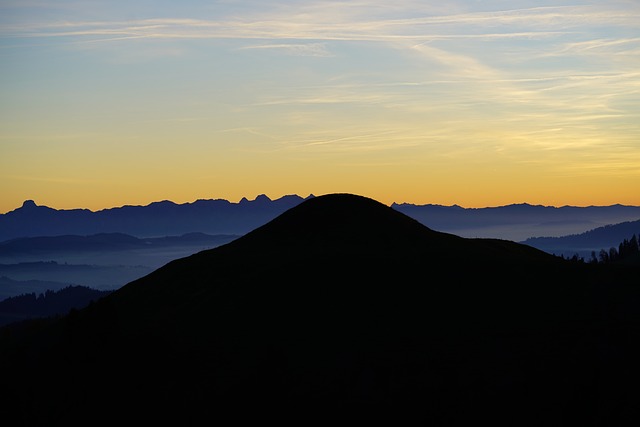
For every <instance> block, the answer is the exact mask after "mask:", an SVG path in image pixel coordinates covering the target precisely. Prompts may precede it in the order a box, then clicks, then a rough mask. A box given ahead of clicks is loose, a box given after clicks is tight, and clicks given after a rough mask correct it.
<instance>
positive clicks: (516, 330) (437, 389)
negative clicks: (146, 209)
mask: <svg viewBox="0 0 640 427" xmlns="http://www.w3.org/2000/svg"><path fill="white" fill-rule="evenodd" d="M637 273H638V271H637V269H633V268H625V267H623V266H616V267H613V266H599V265H593V266H592V265H578V264H572V263H568V262H565V261H563V260H561V259H559V258H557V257H553V256H551V255H549V254H547V253H544V252H542V251H540V250H537V249H534V248H531V247H529V246H526V245H521V244H518V243H514V242H510V241H503V240H495V239H465V238H461V237H458V236H455V235H451V234H447V233H440V232H437V231H434V230H431V229H429V228H428V227H425V226H424V225H422V224H420V223H419V222H418V221H416V220H414V219H411V218H410V217H408V216H406V215H404V214H402V213H400V212H397V211H395V210H393V209H392V208H390V207H388V206H385V205H382V204H380V203H378V202H376V201H374V200H371V199H368V198H365V197H360V196H356V195H350V194H332V195H326V196H320V197H315V198H313V199H309V200H306V201H305V202H303V203H301V204H299V205H297V206H296V207H294V208H292V209H290V210H288V211H286V212H284V213H283V214H281V215H279V216H278V217H276V218H275V219H273V220H272V221H270V222H268V223H266V224H265V225H263V226H261V227H259V228H257V229H255V230H253V231H251V232H249V233H247V234H246V235H244V236H242V237H240V238H238V239H236V240H234V241H232V242H230V243H227V244H225V245H222V246H219V247H217V248H214V249H211V250H207V251H202V252H199V253H197V254H194V255H192V256H189V257H186V258H182V259H178V260H175V261H173V262H171V263H169V264H167V265H165V266H164V267H162V268H160V269H158V270H156V271H154V272H153V273H151V274H149V275H147V276H145V277H143V278H141V279H139V280H136V281H134V282H131V283H129V284H127V285H125V286H123V287H122V288H120V289H118V290H117V291H114V292H113V293H111V294H110V295H108V296H106V297H104V298H102V299H100V300H99V301H98V302H97V303H95V304H92V305H91V307H88V308H87V309H84V310H80V311H78V312H77V313H74V315H73V316H68V317H66V318H63V319H61V320H59V321H56V322H49V323H47V322H41V323H33V324H24V325H20V326H19V327H13V328H11V329H8V328H5V329H4V330H3V331H2V334H0V337H1V340H0V350H2V351H0V355H1V357H0V362H1V363H2V364H3V366H11V367H12V368H13V369H11V371H10V372H9V373H8V374H7V376H6V378H4V379H3V380H4V385H3V390H4V392H5V393H4V395H3V396H0V398H1V399H0V401H2V402H4V403H5V404H6V405H7V407H6V408H7V409H8V410H7V412H6V413H5V414H6V416H11V415H17V416H20V417H21V419H20V421H21V424H16V425H63V424H64V425H69V424H78V425H79V424H80V423H81V422H82V423H86V420H87V419H90V420H92V422H93V421H95V420H96V418H99V420H97V421H98V422H99V423H100V422H104V423H105V424H108V423H113V422H118V421H119V420H121V419H123V418H125V417H126V419H128V420H130V421H131V422H147V423H148V422H176V423H178V422H179V423H180V424H181V425H190V424H195V423H196V422H197V421H201V420H206V421H207V422H211V423H215V422H220V423H223V424H226V425H229V424H232V425H239V424H242V423H243V422H247V421H264V420H277V422H278V423H280V424H283V423H286V424H291V425H293V424H296V425H300V424H303V425H312V424H315V423H316V422H317V423H318V424H322V423H323V422H324V423H326V422H332V423H334V424H336V423H337V424H343V423H344V424H347V423H353V422H358V423H363V422H365V423H366V422H376V423H380V422H385V421H387V422H395V423H398V422H399V423H402V424H407V423H408V422H409V421H411V425H433V424H435V425H468V423H469V422H480V421H483V420H486V421H490V422H491V423H492V424H493V425H496V424H502V425H519V426H526V425H531V426H539V425H567V426H568V425H594V426H595V425H617V426H623V425H635V424H636V423H637V421H638V417H637V416H638V412H637V411H638V410H637V405H636V402H637V399H638V398H639V397H640V395H639V393H638V391H637V388H636V387H635V383H636V382H637V380H639V379H640V367H639V366H638V364H637V363H636V361H637V360H638V357H640V348H638V345H637V344H634V343H637V342H640V340H639V339H638V338H640V334H639V332H640V327H639V323H638V321H639V316H640V314H639V313H640V310H638V308H639V307H640V292H639V291H638V287H637V286H636V283H637V280H635V281H633V280H632V279H634V278H635V279H637V277H638V276H637ZM87 373H90V374H89V375H87ZM53 390H55V392H53ZM98 414H99V415H98ZM336 417H340V418H338V419H336ZM336 420H338V421H336Z"/></svg>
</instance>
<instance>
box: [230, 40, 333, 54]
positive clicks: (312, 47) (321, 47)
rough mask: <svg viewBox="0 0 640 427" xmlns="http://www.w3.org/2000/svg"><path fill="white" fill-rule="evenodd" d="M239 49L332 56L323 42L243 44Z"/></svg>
mask: <svg viewBox="0 0 640 427" xmlns="http://www.w3.org/2000/svg"><path fill="white" fill-rule="evenodd" d="M240 49H242V50H246V49H258V50H260V49H265V50H275V51H280V52H283V53H285V54H288V55H294V56H318V57H330V56H333V55H332V54H331V52H329V50H328V49H327V46H326V44H325V43H306V44H305V43H277V44H259V45H250V46H244V47H241V48H240Z"/></svg>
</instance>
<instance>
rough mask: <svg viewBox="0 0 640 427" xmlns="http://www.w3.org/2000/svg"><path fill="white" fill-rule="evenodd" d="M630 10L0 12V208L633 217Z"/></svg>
mask: <svg viewBox="0 0 640 427" xmlns="http://www.w3.org/2000/svg"><path fill="white" fill-rule="evenodd" d="M639 23H640V2H637V1H633V0H631V1H623V0H612V1H570V0H566V1H497V0H488V1H461V0H457V1H446V2H442V1H439V2H432V1H403V0H399V1H394V2H388V1H378V0H374V1H305V0H297V1H293V0H283V1H275V2H264V1H253V0H250V1H233V0H227V1H194V0H187V1H180V2H175V1H166V0H162V1H150V0H147V1H137V0H136V1H121V0H117V1H113V0H110V1H99V0H97V1H79V0H60V1H55V2H42V1H35V0H33V1H32V0H5V1H2V2H0V212H2V213H4V212H7V211H10V210H12V209H15V208H17V207H19V206H20V205H21V204H22V202H23V201H24V200H26V199H33V200H35V201H36V202H37V203H38V204H41V205H47V206H51V207H55V208H58V209H68V208H80V207H82V208H89V209H92V210H98V209H103V208H108V207H114V206H122V205H125V204H148V203H150V202H153V201H158V200H172V201H174V202H176V203H184V202H191V201H194V200H197V199H215V198H224V199H227V200H230V201H234V202H237V201H238V200H240V199H241V198H242V197H247V198H249V199H253V198H255V197H256V196H257V195H260V194H265V195H267V196H268V197H270V198H272V199H275V198H279V197H281V196H283V195H287V194H298V195H301V196H303V197H306V196H307V195H309V194H315V195H321V194H325V193H333V192H349V193H355V194H360V195H364V196H368V197H372V198H374V199H376V200H378V201H380V202H383V203H386V204H391V203H392V202H398V203H402V202H407V203H415V204H427V203H434V204H444V205H451V204H458V205H461V206H464V207H485V206H499V205H505V204H511V203H523V202H526V203H531V204H542V205H554V206H563V205H575V206H587V205H610V204H616V203H620V204H627V205H640V25H639Z"/></svg>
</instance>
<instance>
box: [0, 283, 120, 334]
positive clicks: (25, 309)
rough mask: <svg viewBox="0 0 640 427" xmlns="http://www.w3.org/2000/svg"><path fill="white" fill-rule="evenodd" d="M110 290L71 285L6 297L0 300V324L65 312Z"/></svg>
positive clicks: (78, 307) (86, 303) (83, 304)
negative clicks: (37, 293)
mask: <svg viewBox="0 0 640 427" xmlns="http://www.w3.org/2000/svg"><path fill="white" fill-rule="evenodd" d="M111 292H112V291H110V290H97V289H92V288H89V287H87V286H74V285H71V286H67V287H66V288H63V289H60V290H58V291H52V290H47V291H46V292H44V293H40V294H39V295H36V293H35V292H31V293H26V294H23V295H19V296H15V297H11V298H7V299H5V300H3V301H0V326H2V325H6V324H9V323H12V322H16V321H20V320H25V319H32V318H37V317H50V316H56V315H63V314H67V313H68V312H69V311H70V310H72V309H81V308H83V307H85V306H87V305H88V304H89V303H90V302H91V301H96V300H98V299H99V298H102V297H103V296H106V295H107V294H109V293H111Z"/></svg>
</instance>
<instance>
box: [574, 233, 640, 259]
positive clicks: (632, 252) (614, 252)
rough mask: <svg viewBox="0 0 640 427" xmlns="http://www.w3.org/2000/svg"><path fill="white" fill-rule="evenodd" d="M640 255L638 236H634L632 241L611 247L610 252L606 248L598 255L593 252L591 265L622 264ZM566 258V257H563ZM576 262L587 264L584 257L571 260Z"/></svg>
mask: <svg viewBox="0 0 640 427" xmlns="http://www.w3.org/2000/svg"><path fill="white" fill-rule="evenodd" d="M638 254H640V243H639V242H638V236H637V235H636V234H634V235H633V236H631V238H630V239H624V240H623V241H622V242H620V244H619V245H618V247H617V248H616V247H615V246H611V247H610V248H609V249H608V250H607V249H605V248H602V249H600V251H599V252H598V253H596V251H591V258H590V259H589V261H588V262H589V263H590V264H609V263H613V262H620V261H626V260H629V259H632V258H633V257H638V256H639V255H638ZM562 258H564V256H562ZM569 260H570V261H574V262H585V259H584V258H583V257H580V256H578V255H577V254H575V255H573V256H572V257H571V258H569Z"/></svg>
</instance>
